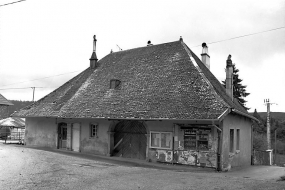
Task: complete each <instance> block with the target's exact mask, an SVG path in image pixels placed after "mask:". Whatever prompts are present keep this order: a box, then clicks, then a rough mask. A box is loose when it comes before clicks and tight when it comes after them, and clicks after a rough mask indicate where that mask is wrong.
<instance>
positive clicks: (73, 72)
mask: <svg viewBox="0 0 285 190" xmlns="http://www.w3.org/2000/svg"><path fill="white" fill-rule="evenodd" d="M80 71H81V70H78V71H72V72H68V73H62V74H58V75H52V76H48V77H43V78H37V79H32V80H27V81H22V82H16V83H11V84H6V85H2V86H0V87H3V86H10V85H14V84H21V83H25V82H31V81H36V80H42V79H47V78H53V77H57V76H62V75H66V74H70V73H76V72H80Z"/></svg>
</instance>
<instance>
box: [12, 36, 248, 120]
mask: <svg viewBox="0 0 285 190" xmlns="http://www.w3.org/2000/svg"><path fill="white" fill-rule="evenodd" d="M98 63H99V66H98V67H97V68H95V69H91V68H87V69H86V70H85V71H83V72H82V73H80V74H79V75H77V76H76V77H74V78H73V79H71V80H70V81H68V82H67V83H65V84H63V85H62V86H61V87H59V88H58V89H56V90H55V91H53V92H52V93H50V94H49V95H47V96H45V97H44V98H42V99H41V100H39V101H37V102H35V103H34V104H33V105H30V106H27V107H25V108H23V109H21V110H20V111H19V112H16V113H14V114H13V115H14V116H18V117H62V118H110V119H112V118H114V119H120V118H121V119H130V118H136V119H217V118H218V117H219V116H221V115H222V114H223V113H224V112H225V111H226V110H227V109H228V108H233V109H237V110H239V111H241V112H244V113H247V112H246V111H245V110H244V109H243V107H242V106H240V105H239V104H238V103H234V102H232V101H231V100H230V98H229V97H228V96H227V94H226V91H225V89H224V87H223V86H222V85H221V83H220V82H219V81H218V80H217V79H216V78H215V76H214V75H213V74H212V73H211V72H210V71H209V70H208V68H207V67H205V66H204V64H203V63H202V62H201V61H200V59H199V58H198V57H197V56H196V55H195V54H194V53H193V52H192V51H191V50H190V49H189V48H188V47H187V46H186V44H184V43H183V42H182V41H175V42H170V43H164V44H159V45H153V46H147V47H141V48H135V49H130V50H126V51H119V52H116V53H111V54H109V55H107V56H105V57H104V58H103V59H101V60H99V62H98ZM111 79H117V80H120V81H121V84H120V86H119V88H118V89H110V80H111Z"/></svg>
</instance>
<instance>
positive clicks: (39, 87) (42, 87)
mask: <svg viewBox="0 0 285 190" xmlns="http://www.w3.org/2000/svg"><path fill="white" fill-rule="evenodd" d="M30 88H45V87H36V86H33V87H25V88H1V89H0V90H20V89H30Z"/></svg>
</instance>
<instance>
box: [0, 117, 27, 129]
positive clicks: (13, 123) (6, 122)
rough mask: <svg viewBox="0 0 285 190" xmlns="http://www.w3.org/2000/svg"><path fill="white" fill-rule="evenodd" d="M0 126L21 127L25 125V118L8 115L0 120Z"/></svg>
mask: <svg viewBox="0 0 285 190" xmlns="http://www.w3.org/2000/svg"><path fill="white" fill-rule="evenodd" d="M0 127H15V128H23V127H25V119H23V118H18V117H8V118H6V119H2V120H0Z"/></svg>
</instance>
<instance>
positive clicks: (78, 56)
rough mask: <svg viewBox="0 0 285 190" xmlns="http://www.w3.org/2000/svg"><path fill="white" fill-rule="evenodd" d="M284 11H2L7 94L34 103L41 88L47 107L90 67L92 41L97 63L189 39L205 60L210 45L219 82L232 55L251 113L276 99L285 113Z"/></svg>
mask: <svg viewBox="0 0 285 190" xmlns="http://www.w3.org/2000/svg"><path fill="white" fill-rule="evenodd" d="M15 1H17V0H15ZM11 2H13V0H0V5H3V4H6V3H11ZM284 10H285V0H271V1H267V0H266V1H265V0H238V1H237V0H236V1H232V0H215V1H211V0H203V1H192V0H175V1H173V0H172V1H170V0H113V1H110V0H104V1H103V0H102V1H99V0H84V1H79V0H25V1H22V2H19V3H15V4H10V5H7V6H0V93H1V94H2V95H3V96H5V97H6V98H7V99H9V100H29V101H31V100H32V98H33V90H32V88H31V87H39V88H36V89H35V97H34V98H35V100H39V99H41V98H42V97H44V96H45V95H47V94H49V93H50V92H52V91H53V90H55V89H57V88H58V87H60V86H61V85H62V84H64V83H65V82H67V81H68V80H70V79H71V78H73V77H74V76H76V75H77V74H79V73H80V72H82V71H83V70H85V69H86V68H87V67H88V66H89V58H90V57H91V54H92V51H93V49H92V48H93V35H96V38H97V48H96V51H97V57H98V59H101V58H103V57H104V56H106V55H107V54H109V53H110V51H111V49H112V50H113V51H114V52H117V51H119V47H120V48H121V49H123V50H127V49H132V48H137V47H143V46H146V45H147V41H148V40H151V42H152V44H161V43H166V42H172V41H177V40H179V38H180V36H182V38H183V41H184V42H185V43H186V44H187V46H188V47H190V49H192V51H193V52H194V53H195V54H196V55H197V56H199V57H200V54H201V52H202V47H201V44H202V43H203V42H206V43H207V44H208V47H209V55H210V62H211V63H210V64H211V65H210V70H211V72H212V73H213V74H214V75H215V76H216V77H217V79H218V80H219V81H222V80H224V79H225V77H226V73H225V67H226V59H227V57H228V55H229V54H231V55H232V61H233V63H235V64H236V67H237V68H238V69H239V70H240V72H239V76H240V78H241V79H243V81H242V84H243V85H246V86H247V88H246V89H247V92H249V93H250V95H249V96H247V97H246V98H245V99H246V100H247V101H248V102H247V104H246V106H247V107H250V108H251V109H250V110H249V111H251V112H252V111H254V109H257V111H258V112H265V111H266V106H265V105H264V99H269V100H270V102H272V103H276V104H277V105H276V104H274V105H272V106H271V111H274V112H285V98H284V97H285V28H284V27H285V11H284ZM282 27H283V28H282ZM276 28H281V29H276ZM271 29H276V30H272V31H270V32H263V31H268V30H271ZM259 32H263V33H259ZM253 33H258V34H255V35H250V36H246V37H242V38H236V39H232V40H227V41H223V40H226V39H231V38H234V37H238V36H243V35H248V34H253ZM217 41H221V42H218V43H211V42H217ZM35 79H37V80H35ZM38 79H39V80H38ZM8 88H9V89H8ZM15 88H16V89H15ZM18 88H25V89H18ZM3 89H6V90H3Z"/></svg>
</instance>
